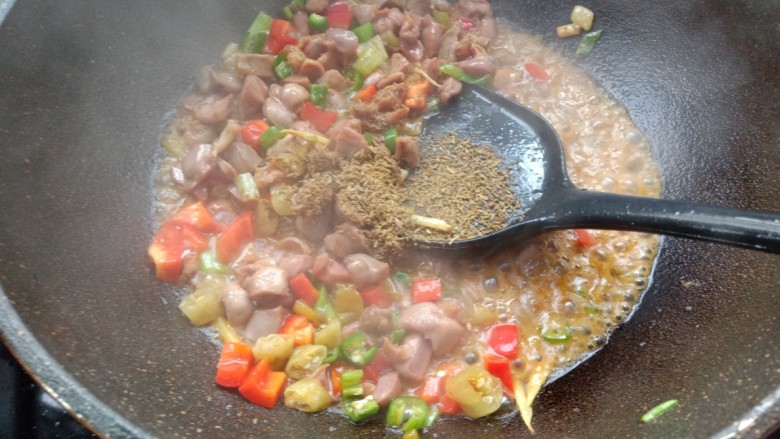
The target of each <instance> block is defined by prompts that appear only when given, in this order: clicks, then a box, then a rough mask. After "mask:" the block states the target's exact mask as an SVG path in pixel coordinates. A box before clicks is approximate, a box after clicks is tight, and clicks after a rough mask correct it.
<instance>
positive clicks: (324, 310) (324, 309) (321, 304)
mask: <svg viewBox="0 0 780 439" xmlns="http://www.w3.org/2000/svg"><path fill="white" fill-rule="evenodd" d="M319 291H320V296H319V297H318V298H317V303H315V304H314V309H315V310H316V311H317V313H318V314H319V315H320V318H321V319H322V320H324V321H326V322H330V321H331V320H338V314H337V313H336V310H335V309H333V303H331V301H330V296H328V293H327V291H326V290H325V287H320V288H319Z"/></svg>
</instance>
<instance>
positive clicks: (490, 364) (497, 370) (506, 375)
mask: <svg viewBox="0 0 780 439" xmlns="http://www.w3.org/2000/svg"><path fill="white" fill-rule="evenodd" d="M482 364H483V365H484V366H485V370H487V371H488V372H490V374H491V375H493V376H494V377H496V378H498V379H500V380H501V382H502V383H503V384H504V387H506V388H507V389H508V390H509V391H510V392H511V391H512V390H513V389H514V384H513V383H512V371H511V369H510V366H509V360H507V359H506V358H504V357H502V356H499V355H492V354H487V355H484V356H483V357H482Z"/></svg>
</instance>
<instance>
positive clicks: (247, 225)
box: [217, 212, 255, 264]
mask: <svg viewBox="0 0 780 439" xmlns="http://www.w3.org/2000/svg"><path fill="white" fill-rule="evenodd" d="M253 222H254V221H252V212H246V213H244V214H242V215H241V216H239V217H238V218H236V220H235V221H233V222H232V223H231V224H230V225H229V226H227V229H225V231H224V232H222V234H221V235H219V237H218V238H217V259H219V261H220V262H222V263H223V264H230V263H231V262H233V259H235V258H236V256H238V253H239V252H241V249H242V248H244V246H245V245H247V244H249V243H250V242H252V241H254V240H255V227H254V225H253Z"/></svg>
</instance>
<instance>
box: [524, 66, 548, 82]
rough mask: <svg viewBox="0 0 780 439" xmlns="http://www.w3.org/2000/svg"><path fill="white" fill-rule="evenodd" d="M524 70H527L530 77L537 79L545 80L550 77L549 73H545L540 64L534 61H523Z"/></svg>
mask: <svg viewBox="0 0 780 439" xmlns="http://www.w3.org/2000/svg"><path fill="white" fill-rule="evenodd" d="M524 67H525V70H526V71H527V72H528V74H529V75H531V77H533V78H534V79H537V80H539V81H547V80H549V79H550V75H549V74H547V72H546V71H545V70H544V68H543V67H542V66H540V65H539V64H536V63H532V62H527V63H525V66H524Z"/></svg>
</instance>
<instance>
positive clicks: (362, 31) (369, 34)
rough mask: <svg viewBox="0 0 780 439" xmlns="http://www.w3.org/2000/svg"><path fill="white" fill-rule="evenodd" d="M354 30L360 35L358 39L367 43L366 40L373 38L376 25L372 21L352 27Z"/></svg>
mask: <svg viewBox="0 0 780 439" xmlns="http://www.w3.org/2000/svg"><path fill="white" fill-rule="evenodd" d="M352 32H354V34H355V35H356V36H357V37H358V41H359V42H361V43H365V42H366V41H368V40H370V39H371V38H374V35H376V34H375V33H374V25H373V24H371V22H368V23H365V24H362V25H360V26H358V27H356V28H354V29H352Z"/></svg>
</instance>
